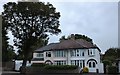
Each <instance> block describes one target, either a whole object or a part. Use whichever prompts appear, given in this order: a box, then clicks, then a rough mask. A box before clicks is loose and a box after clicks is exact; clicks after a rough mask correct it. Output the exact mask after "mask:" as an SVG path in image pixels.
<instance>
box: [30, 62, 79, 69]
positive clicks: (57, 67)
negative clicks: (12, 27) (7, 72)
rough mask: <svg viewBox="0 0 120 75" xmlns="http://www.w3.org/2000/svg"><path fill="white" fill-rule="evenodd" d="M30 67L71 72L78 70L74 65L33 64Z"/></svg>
mask: <svg viewBox="0 0 120 75" xmlns="http://www.w3.org/2000/svg"><path fill="white" fill-rule="evenodd" d="M31 67H40V68H43V69H46V70H63V69H64V70H73V69H77V68H78V66H75V65H48V64H45V63H33V64H32V65H31Z"/></svg>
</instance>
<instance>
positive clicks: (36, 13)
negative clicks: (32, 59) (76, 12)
mask: <svg viewBox="0 0 120 75" xmlns="http://www.w3.org/2000/svg"><path fill="white" fill-rule="evenodd" d="M2 15H3V17H4V18H5V22H6V23H7V26H8V28H9V29H10V30H11V31H12V34H13V35H14V37H15V38H14V43H15V44H14V45H15V46H17V48H18V49H19V52H20V53H21V54H22V57H23V59H24V60H23V66H25V65H26V61H27V60H28V59H29V55H30V54H31V52H32V51H33V50H34V49H33V47H34V46H35V45H36V42H38V41H39V42H40V44H43V42H41V41H40V40H42V41H43V40H44V41H45V40H48V33H50V34H58V33H60V32H61V30H60V29H59V25H60V24H59V17H60V13H59V12H56V8H55V7H53V5H52V4H50V3H47V4H45V3H43V2H18V3H15V2H9V3H7V4H4V12H3V13H2Z"/></svg>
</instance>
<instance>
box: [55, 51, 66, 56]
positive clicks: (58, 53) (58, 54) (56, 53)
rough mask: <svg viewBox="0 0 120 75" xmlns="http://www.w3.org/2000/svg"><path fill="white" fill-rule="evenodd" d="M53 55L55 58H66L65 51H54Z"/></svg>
mask: <svg viewBox="0 0 120 75" xmlns="http://www.w3.org/2000/svg"><path fill="white" fill-rule="evenodd" d="M54 55H55V57H66V51H62V50H61V51H60V50H58V51H54Z"/></svg>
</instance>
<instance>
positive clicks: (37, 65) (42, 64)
mask: <svg viewBox="0 0 120 75" xmlns="http://www.w3.org/2000/svg"><path fill="white" fill-rule="evenodd" d="M46 65H48V64H45V63H33V64H32V65H31V66H32V67H44V66H46Z"/></svg>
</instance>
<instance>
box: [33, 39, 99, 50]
mask: <svg viewBox="0 0 120 75" xmlns="http://www.w3.org/2000/svg"><path fill="white" fill-rule="evenodd" d="M78 48H98V47H97V46H96V45H94V44H92V43H90V42H87V41H86V40H83V39H77V40H74V39H69V40H63V41H61V42H59V43H51V44H49V45H47V46H44V47H42V48H39V49H38V50H35V51H36V52H40V51H45V50H65V49H78ZM98 49H99V48H98ZM99 50H100V49H99Z"/></svg>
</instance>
